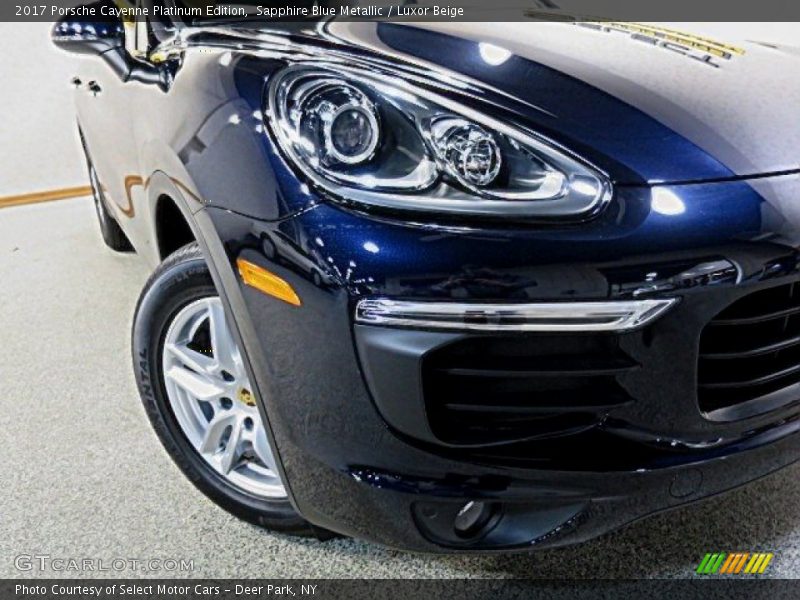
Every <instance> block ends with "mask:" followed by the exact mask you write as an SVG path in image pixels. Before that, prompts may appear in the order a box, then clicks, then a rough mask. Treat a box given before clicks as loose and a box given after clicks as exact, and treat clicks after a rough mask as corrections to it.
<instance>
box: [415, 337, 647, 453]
mask: <svg viewBox="0 0 800 600" xmlns="http://www.w3.org/2000/svg"><path fill="white" fill-rule="evenodd" d="M638 368H639V365H638V364H637V363H636V362H634V361H633V360H631V359H630V358H629V357H628V356H627V355H626V354H625V353H624V352H622V351H621V350H620V348H619V342H618V337H617V336H614V335H562V336H545V335H527V336H496V337H494V336H493V337H472V338H467V339H463V340H461V341H459V342H456V343H453V344H448V345H445V346H443V347H440V348H438V349H436V350H434V351H433V352H431V353H429V354H428V355H426V356H425V357H424V359H423V362H422V377H423V397H424V399H425V407H426V412H427V414H428V418H429V421H430V426H431V430H432V431H433V434H434V435H435V436H436V437H437V438H438V439H439V440H441V441H443V442H445V443H447V444H453V445H460V446H476V445H487V444H488V445H493V444H505V443H510V442H515V441H521V440H533V439H541V438H546V437H551V436H556V435H566V434H570V433H577V432H578V431H581V430H584V429H588V428H590V427H593V426H594V425H596V424H597V423H598V422H599V421H600V420H602V418H603V417H604V416H605V415H606V414H608V412H609V411H611V410H613V409H616V408H619V407H621V406H624V405H626V404H628V403H630V402H632V399H631V397H630V396H629V395H628V394H627V393H626V392H625V390H624V389H623V388H622V387H621V386H620V384H619V382H618V377H620V376H623V375H626V374H628V373H630V372H632V371H634V370H636V369H638Z"/></svg>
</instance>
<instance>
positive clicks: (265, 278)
mask: <svg viewBox="0 0 800 600" xmlns="http://www.w3.org/2000/svg"><path fill="white" fill-rule="evenodd" d="M236 266H237V267H239V275H241V276H242V281H244V282H245V283H246V284H247V285H249V286H250V287H254V288H256V289H257V290H258V291H260V292H264V293H265V294H267V295H269V296H272V297H274V298H277V299H278V300H283V301H284V302H287V303H288V304H291V305H292V306H301V305H302V304H303V303H302V302H300V298H299V297H298V295H297V292H295V291H294V288H293V287H292V286H291V285H289V284H288V283H287V282H286V281H285V280H283V279H281V278H280V277H278V276H277V275H275V274H274V273H270V272H269V271H267V270H266V269H264V268H263V267H259V266H258V265H255V264H253V263H251V262H250V261H248V260H244V259H242V258H240V259H238V260H237V261H236Z"/></svg>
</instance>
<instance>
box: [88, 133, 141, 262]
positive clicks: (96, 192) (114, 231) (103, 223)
mask: <svg viewBox="0 0 800 600" xmlns="http://www.w3.org/2000/svg"><path fill="white" fill-rule="evenodd" d="M81 143H82V144H83V152H84V155H85V156H86V167H87V168H88V170H89V183H90V184H91V186H92V198H93V199H94V210H95V213H96V214H97V222H98V223H99V224H100V234H101V235H102V236H103V242H105V244H106V246H108V247H109V248H111V249H112V250H114V251H115V252H133V246H132V245H131V243H130V241H129V240H128V238H127V236H126V235H125V233H124V232H123V231H122V228H121V227H120V226H119V223H117V221H116V219H115V218H114V215H112V214H111V213H110V212H109V210H108V207H107V206H106V203H105V197H104V196H103V190H102V189H101V188H100V183H99V181H98V179H97V172H96V171H95V168H94V165H93V164H92V161H91V159H90V158H89V153H88V152H87V150H86V144H85V142H84V141H83V135H81Z"/></svg>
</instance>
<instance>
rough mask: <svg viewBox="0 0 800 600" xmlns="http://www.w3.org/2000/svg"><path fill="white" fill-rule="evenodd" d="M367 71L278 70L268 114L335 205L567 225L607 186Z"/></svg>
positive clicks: (560, 158) (463, 112)
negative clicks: (337, 202)
mask: <svg viewBox="0 0 800 600" xmlns="http://www.w3.org/2000/svg"><path fill="white" fill-rule="evenodd" d="M401 85H402V84H401V83H400V82H398V83H387V81H386V80H385V79H382V78H381V79H378V78H376V77H375V76H374V75H373V74H371V73H364V72H361V71H358V72H342V73H338V72H334V71H328V70H323V69H317V68H307V67H303V66H295V67H289V68H287V69H285V70H284V71H282V72H281V73H279V74H278V75H277V76H276V77H275V78H274V79H273V82H272V84H271V86H270V91H269V107H268V115H269V117H270V120H271V123H272V126H273V130H274V131H275V134H276V137H277V139H278V142H279V143H280V145H281V147H282V149H283V150H284V151H285V153H286V154H287V155H288V156H289V158H290V159H291V161H292V163H293V164H294V166H295V167H297V168H299V169H300V170H301V171H303V172H304V173H305V174H306V175H307V176H308V177H309V178H310V179H311V180H312V181H313V182H314V183H315V184H317V185H318V186H320V187H322V188H324V189H326V190H327V191H328V192H331V193H333V194H334V195H335V196H336V197H337V198H339V199H341V200H344V201H350V202H356V203H361V204H367V205H373V206H380V207H384V208H392V209H402V210H415V211H424V212H440V213H441V212H449V213H455V214H459V215H491V216H498V217H505V216H510V217H518V218H520V217H521V218H524V217H537V218H538V217H541V218H571V217H573V218H574V217H586V216H588V215H591V214H593V213H594V212H596V210H597V209H598V207H599V206H601V205H602V204H603V203H604V202H605V201H607V200H608V198H610V193H611V185H610V183H609V182H608V180H607V179H606V178H605V177H604V176H603V175H602V174H601V173H599V172H598V171H597V170H596V169H594V168H592V167H590V166H589V165H587V164H585V163H584V162H583V161H580V160H579V159H577V158H575V157H572V156H571V155H569V154H568V153H567V152H566V151H564V150H561V149H560V148H558V147H557V146H556V145H555V144H553V143H551V142H548V141H545V140H543V139H541V138H540V137H537V136H534V135H533V134H530V133H526V132H524V131H522V130H520V129H517V128H515V127H512V126H510V125H508V124H506V123H503V122H500V121H497V120H495V119H492V118H491V117H488V116H487V115H484V114H481V113H477V112H475V111H473V110H471V109H469V108H466V107H464V106H461V105H460V104H458V103H456V102H454V101H452V100H449V99H446V98H444V97H441V96H438V95H436V94H434V93H432V92H428V91H426V90H422V89H414V90H410V89H409V88H408V86H405V85H402V87H401Z"/></svg>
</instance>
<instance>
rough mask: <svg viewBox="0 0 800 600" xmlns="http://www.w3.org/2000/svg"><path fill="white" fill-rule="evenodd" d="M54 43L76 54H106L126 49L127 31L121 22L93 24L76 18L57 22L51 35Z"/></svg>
mask: <svg viewBox="0 0 800 600" xmlns="http://www.w3.org/2000/svg"><path fill="white" fill-rule="evenodd" d="M50 37H51V39H52V40H53V43H54V44H55V45H56V46H58V47H59V48H61V49H62V50H66V51H67V52H74V53H76V54H95V55H100V54H105V53H106V52H110V51H121V50H124V48H125V30H124V28H123V26H122V23H121V22H120V21H108V22H92V21H82V20H79V19H76V18H74V17H65V18H62V19H60V20H59V21H56V23H55V25H53V30H52V32H51V34H50Z"/></svg>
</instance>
